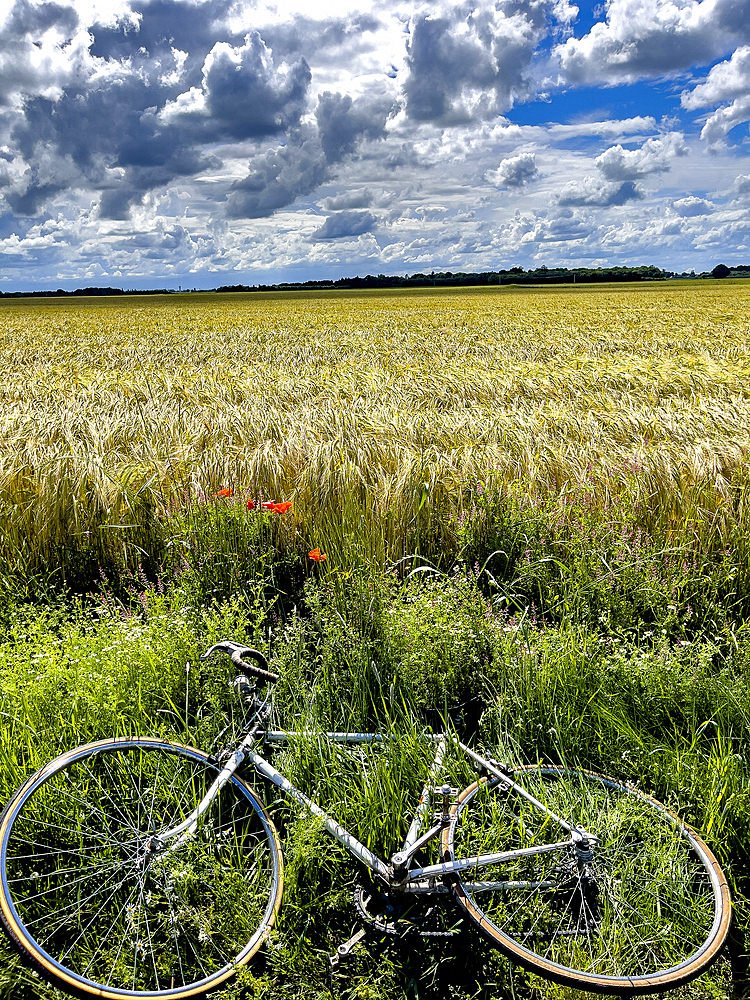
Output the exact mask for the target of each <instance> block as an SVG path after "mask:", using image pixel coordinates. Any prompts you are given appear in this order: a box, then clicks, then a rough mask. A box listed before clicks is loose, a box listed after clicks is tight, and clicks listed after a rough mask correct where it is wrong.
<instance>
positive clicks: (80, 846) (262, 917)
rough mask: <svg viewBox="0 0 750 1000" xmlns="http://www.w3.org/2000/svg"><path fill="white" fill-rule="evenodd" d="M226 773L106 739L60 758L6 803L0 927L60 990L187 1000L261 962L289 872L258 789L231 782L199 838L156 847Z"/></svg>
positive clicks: (154, 743)
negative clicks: (254, 958)
mask: <svg viewBox="0 0 750 1000" xmlns="http://www.w3.org/2000/svg"><path fill="white" fill-rule="evenodd" d="M219 770H220V769H219V768H218V767H217V766H216V765H215V764H213V763H212V762H210V761H209V759H208V757H207V755H206V754H204V753H203V752H202V751H200V750H195V749H192V748H188V747H183V746H179V745H177V744H171V743H167V742H165V741H163V740H157V739H115V740H103V741H101V742H98V743H92V744H88V745H87V746H83V747H78V748H77V749H75V750H72V751H70V752H68V753H65V754H63V755H62V756H61V757H58V758H56V759H55V760H53V761H51V762H50V763H49V764H48V765H46V766H45V767H43V768H42V769H41V770H40V771H38V772H37V773H36V774H35V775H33V776H32V777H31V778H30V779H29V780H28V781H27V782H26V783H25V784H24V785H23V786H22V787H21V788H20V789H19V791H18V792H17V793H16V795H15V796H14V797H13V799H12V800H11V801H10V802H9V803H8V805H7V807H6V809H5V811H4V813H3V815H2V817H0V875H1V894H0V904H1V909H0V917H1V918H2V922H3V924H4V925H5V928H6V930H7V931H8V932H9V934H10V936H11V938H12V940H13V941H14V943H15V944H16V945H17V947H18V948H19V949H20V951H21V953H22V955H23V956H24V957H26V958H27V959H28V960H29V961H30V962H31V963H32V964H33V965H34V966H35V967H36V968H37V969H38V970H39V971H40V972H41V973H42V974H43V975H45V976H46V977H47V978H48V979H51V980H52V981H53V982H54V983H55V985H58V986H62V987H63V988H65V989H67V990H69V991H70V992H73V993H76V994H83V995H91V996H97V997H104V998H111V1000H116V998H117V1000H119V998H122V997H144V996H146V997H170V998H173V1000H180V998H187V997H194V996H200V995H203V994H204V993H205V992H206V991H208V990H209V989H214V988H215V987H216V986H217V985H219V984H220V983H222V982H224V981H225V980H227V979H228V978H229V977H230V976H231V975H232V974H233V973H234V972H235V971H236V970H237V969H238V968H239V967H240V966H242V965H244V964H245V963H246V962H247V961H249V959H250V958H251V957H252V955H254V954H255V952H256V951H257V950H258V948H259V947H260V946H261V944H262V943H263V941H264V940H265V938H266V937H267V935H268V932H269V930H270V928H271V926H272V925H273V922H274V920H275V917H276V914H277V912H278V908H279V905H280V902H281V891H282V862H281V852H280V850H279V846H278V838H277V836H276V832H275V830H274V828H273V825H272V824H271V822H270V820H269V819H268V817H267V815H266V813H265V811H264V809H263V807H262V805H261V804H260V802H259V801H258V800H257V798H256V797H255V795H254V794H253V792H252V790H251V789H250V788H249V787H248V786H247V785H246V784H245V783H244V782H243V781H242V780H241V779H240V778H238V777H237V776H236V775H235V776H233V777H232V778H231V779H230V781H229V782H228V783H227V784H226V785H225V786H224V788H223V789H222V791H221V793H220V794H219V795H218V796H217V797H216V799H215V800H214V801H213V802H212V804H211V806H210V807H209V809H208V811H207V813H206V814H205V816H204V817H203V818H202V821H201V825H200V827H199V829H198V831H197V832H196V834H195V835H194V836H193V837H191V838H189V839H187V840H186V841H185V842H184V843H182V844H177V846H174V847H173V848H170V847H169V842H166V843H165V844H164V845H161V842H160V841H159V840H158V838H159V834H160V833H162V832H164V831H166V830H168V829H169V828H170V827H173V826H175V825H176V824H177V823H179V822H181V821H182V820H184V819H185V818H186V817H188V816H189V815H190V813H191V812H192V810H193V809H194V808H195V806H196V805H197V803H198V802H200V801H201V799H202V798H203V796H204V795H205V793H206V791H207V790H208V788H209V787H210V785H211V783H212V782H213V780H214V778H215V777H216V775H217V774H218V773H219ZM173 843H174V842H173ZM154 845H157V846H158V849H157V850H154Z"/></svg>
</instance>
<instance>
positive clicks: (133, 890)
mask: <svg viewBox="0 0 750 1000" xmlns="http://www.w3.org/2000/svg"><path fill="white" fill-rule="evenodd" d="M137 891H138V886H137V885H134V886H133V888H132V889H131V891H130V895H129V896H128V898H127V899H126V900H125V902H124V904H123V906H122V908H121V910H120V913H119V915H118V917H117V918H116V919H115V920H114V921H113V923H112V924H111V926H110V928H109V930H108V931H107V933H106V934H105V935H104V937H103V938H102V940H101V941H100V942H99V944H98V945H97V947H96V951H95V952H94V954H93V955H92V956H91V958H90V959H89V962H88V965H87V966H86V968H85V969H84V970H83V972H82V973H81V975H82V976H84V977H85V976H87V975H88V971H89V969H90V968H91V966H92V965H93V964H94V960H95V959H96V956H97V955H98V954H99V952H100V951H101V949H102V948H103V947H104V945H105V944H106V943H107V941H108V940H109V938H110V936H111V934H112V932H113V931H114V929H115V927H117V924H118V923H119V921H120V919H121V917H122V914H123V913H127V909H128V906H129V905H130V900H131V899H132V898H133V896H134V895H135V894H136V892H137ZM126 935H127V921H126V925H125V931H124V933H123V935H122V938H121V940H120V946H119V948H118V949H117V954H116V955H115V960H114V962H113V963H112V968H111V969H110V973H109V977H108V978H107V985H109V981H110V979H111V978H112V974H113V973H114V971H115V966H116V965H117V961H118V959H119V957H120V953H121V951H122V946H123V944H124V943H125V937H126Z"/></svg>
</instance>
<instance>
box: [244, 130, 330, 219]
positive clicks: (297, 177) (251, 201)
mask: <svg viewBox="0 0 750 1000" xmlns="http://www.w3.org/2000/svg"><path fill="white" fill-rule="evenodd" d="M249 166H250V171H249V173H248V174H247V176H246V177H244V178H243V179H242V180H240V181H235V183H234V184H233V185H232V187H231V190H230V193H229V197H228V199H227V215H228V216H229V218H232V219H240V218H244V219H258V218H261V217H263V216H266V215H271V214H272V213H273V212H275V211H276V210H277V209H279V208H283V207H284V206H286V205H290V204H292V202H294V201H296V200H297V198H299V197H302V196H304V195H307V194H310V193H311V192H312V191H314V190H315V189H316V188H317V187H319V186H320V185H321V184H322V183H323V181H324V180H325V179H326V177H327V176H328V162H327V160H326V157H325V153H324V152H323V147H322V146H321V143H320V137H319V136H318V134H317V132H315V131H313V130H312V129H311V128H309V127H308V128H303V129H300V130H299V131H298V132H297V133H296V134H294V135H293V136H292V141H291V142H288V143H287V144H286V145H284V146H277V147H276V148H275V149H270V150H268V151H267V152H266V153H263V154H261V155H259V156H256V157H255V158H254V159H252V160H251V161H250V165H249Z"/></svg>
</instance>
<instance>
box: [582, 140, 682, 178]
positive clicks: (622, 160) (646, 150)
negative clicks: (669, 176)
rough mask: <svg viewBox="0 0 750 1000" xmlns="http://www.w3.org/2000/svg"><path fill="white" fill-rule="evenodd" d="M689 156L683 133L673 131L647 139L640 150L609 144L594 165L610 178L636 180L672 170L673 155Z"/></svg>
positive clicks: (604, 175)
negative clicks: (657, 137)
mask: <svg viewBox="0 0 750 1000" xmlns="http://www.w3.org/2000/svg"><path fill="white" fill-rule="evenodd" d="M686 155H687V147H686V146H685V140H684V137H683V136H682V134H681V133H679V132H670V133H669V134H668V135H665V136H663V137H662V138H659V139H655V138H650V139H647V140H646V141H645V142H644V143H643V145H642V146H641V147H640V149H625V148H623V146H621V145H619V144H618V145H617V146H610V147H609V149H606V150H605V151H604V152H603V153H602V154H601V155H600V156H598V157H597V158H596V160H595V161H594V164H595V166H596V167H597V168H598V169H599V170H600V171H601V173H602V176H603V177H605V178H606V179H607V180H608V181H633V180H637V179H638V178H640V177H645V176H646V175H647V174H655V173H663V172H664V171H666V170H669V169H670V166H671V160H672V159H673V157H675V156H686Z"/></svg>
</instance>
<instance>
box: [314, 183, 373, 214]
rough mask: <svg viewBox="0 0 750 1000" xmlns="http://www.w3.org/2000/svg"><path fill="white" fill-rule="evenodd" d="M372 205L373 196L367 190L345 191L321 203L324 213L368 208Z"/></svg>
mask: <svg viewBox="0 0 750 1000" xmlns="http://www.w3.org/2000/svg"><path fill="white" fill-rule="evenodd" d="M372 203H373V194H372V191H370V190H369V188H359V189H355V190H354V191H345V192H344V193H343V194H340V195H336V196H335V197H333V198H326V199H324V201H323V208H324V209H325V210H326V212H339V211H341V210H342V209H346V208H369V207H370V205H372Z"/></svg>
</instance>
